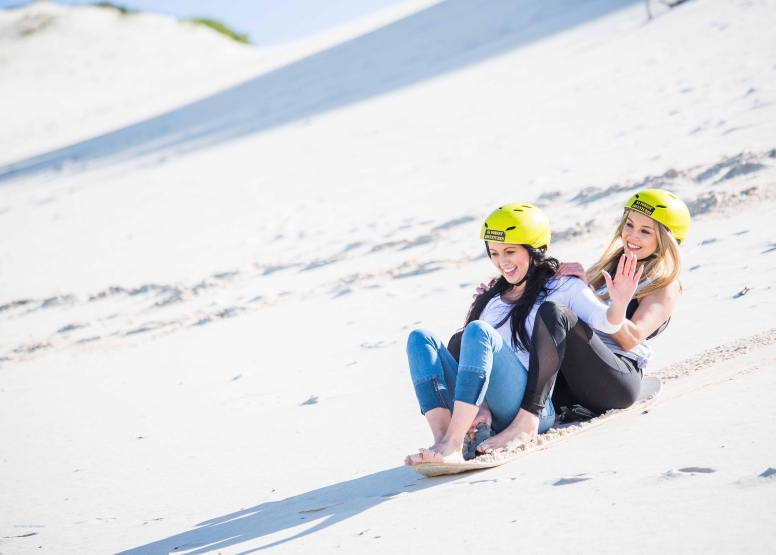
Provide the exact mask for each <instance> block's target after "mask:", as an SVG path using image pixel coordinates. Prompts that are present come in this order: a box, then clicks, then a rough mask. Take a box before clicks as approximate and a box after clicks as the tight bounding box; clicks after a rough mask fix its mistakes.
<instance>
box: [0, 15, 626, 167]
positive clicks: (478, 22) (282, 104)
mask: <svg viewBox="0 0 776 555" xmlns="http://www.w3.org/2000/svg"><path fill="white" fill-rule="evenodd" d="M637 1H638V0H542V1H541V2H537V1H536V0H478V1H477V2H472V1H471V0H446V1H444V2H442V3H440V4H437V5H434V6H432V7H430V8H427V9H425V10H423V11H421V12H418V13H416V14H414V15H411V16H409V17H406V18H404V19H401V20H399V21H397V22H395V23H393V24H390V25H387V26H385V27H382V28H380V29H377V30H375V31H373V32H370V33H367V34H366V35H362V36H360V37H358V38H355V39H353V40H350V41H348V42H345V43H343V44H340V45H338V46H335V47H333V48H329V49H328V50H325V51H322V52H319V53H317V54H315V55H312V56H309V57H307V58H304V59H302V60H299V61H297V62H294V63H291V64H289V65H286V66H283V67H281V68H279V69H276V70H274V71H271V72H269V73H266V74H263V75H260V76H258V77H256V78H254V79H251V80H249V81H246V82H245V83H242V84H240V85H238V86H235V87H233V88H231V89H228V90H226V91H223V92H221V93H218V94H215V95H213V96H210V97H208V98H205V99H203V100H200V101H198V102H194V103H192V104H189V105H187V106H183V107H182V108H179V109H176V110H173V111H171V112H168V113H166V114H163V115H160V116H157V117H154V118H151V119H148V120H146V121H142V122H140V123H137V124H134V125H130V126H128V127H125V128H123V129H119V130H117V131H113V132H111V133H106V134H104V135H101V136H98V137H95V138H93V139H89V140H87V141H83V142H80V143H77V144H74V145H71V146H68V147H65V148H62V149H59V150H55V151H52V152H48V153H46V154H42V155H39V156H34V157H31V158H28V159H26V160H21V161H18V162H15V163H12V164H10V165H7V166H4V167H0V181H3V180H9V179H12V178H18V177H23V176H27V175H32V174H36V173H39V172H51V171H54V172H56V171H61V170H62V169H67V170H68V171H80V170H83V169H85V168H86V166H87V165H88V166H89V167H90V168H93V167H95V166H97V167H99V166H101V165H104V164H110V163H116V162H122V161H127V160H135V159H138V158H144V159H146V160H148V161H149V162H150V163H154V162H158V161H163V160H165V159H167V158H168V157H170V156H175V155H178V154H182V153H187V152H191V151H195V150H197V149H201V148H206V147H209V146H213V145H216V144H219V143H223V142H226V141H230V140H234V139H238V138H240V137H243V136H246V135H250V134H253V133H259V132H262V131H265V130H267V129H271V128H273V127H277V126H280V125H283V124H286V123H289V122H292V121H296V120H302V119H305V118H309V117H311V116H314V115H317V114H321V113H323V112H328V111H330V110H334V109H337V108H340V107H343V106H346V105H348V104H352V103H355V102H359V101H362V100H366V99H369V98H373V97H375V96H377V95H380V94H384V93H387V92H390V91H394V90H396V89H399V88H402V87H406V86H408V85H412V84H414V83H417V82H419V81H422V80H424V79H429V78H431V77H434V76H437V75H440V74H443V73H446V72H450V71H453V70H456V69H459V68H461V67H465V66H467V65H470V64H474V63H476V62H479V61H482V60H484V59H487V58H490V57H493V56H497V55H499V54H502V53H504V52H507V51H510V50H513V49H515V48H519V47H521V46H525V45H527V44H530V43H532V42H535V41H537V40H540V39H543V38H546V37H548V36H551V35H554V34H556V33H560V32H562V31H565V30H567V29H569V28H572V27H574V26H577V25H580V24H583V23H586V22H588V21H591V20H593V19H596V18H599V17H601V16H604V15H606V14H608V13H611V12H613V11H616V10H618V9H621V8H624V7H626V6H628V5H630V4H633V3H635V2H637Z"/></svg>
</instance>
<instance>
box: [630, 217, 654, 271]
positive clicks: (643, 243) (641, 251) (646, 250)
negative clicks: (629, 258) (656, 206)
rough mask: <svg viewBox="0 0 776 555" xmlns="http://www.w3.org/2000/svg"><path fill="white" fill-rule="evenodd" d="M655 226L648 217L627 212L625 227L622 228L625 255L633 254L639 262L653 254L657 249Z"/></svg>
mask: <svg viewBox="0 0 776 555" xmlns="http://www.w3.org/2000/svg"><path fill="white" fill-rule="evenodd" d="M657 226H658V223H657V222H656V221H655V220H653V219H652V218H650V217H649V216H645V215H644V214H640V213H639V212H636V211H634V210H628V214H627V218H626V220H625V227H623V228H622V246H623V248H624V249H625V254H626V255H629V254H635V255H636V258H637V259H639V260H644V259H645V258H647V257H648V256H650V255H651V254H653V253H654V252H655V251H656V250H657V247H658V242H657Z"/></svg>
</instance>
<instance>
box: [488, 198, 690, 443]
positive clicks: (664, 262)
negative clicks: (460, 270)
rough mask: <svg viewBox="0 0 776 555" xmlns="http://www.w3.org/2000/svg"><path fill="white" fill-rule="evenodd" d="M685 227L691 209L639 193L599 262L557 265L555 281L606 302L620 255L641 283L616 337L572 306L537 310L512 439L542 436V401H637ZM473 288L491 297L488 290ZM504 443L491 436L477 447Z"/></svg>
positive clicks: (617, 404)
mask: <svg viewBox="0 0 776 555" xmlns="http://www.w3.org/2000/svg"><path fill="white" fill-rule="evenodd" d="M689 228H690V211H689V210H688V209H687V206H686V205H685V204H684V203H683V202H682V201H681V200H680V199H679V198H677V197H676V195H674V194H673V193H671V192H669V191H665V190H663V189H647V190H644V191H640V192H638V193H636V194H635V195H633V196H632V197H631V198H630V200H628V202H626V203H625V206H624V210H623V215H622V218H621V220H620V223H619V225H618V226H617V228H616V230H615V232H614V235H613V237H612V240H611V242H610V243H609V246H608V247H607V248H606V249H605V250H604V253H603V255H602V256H601V258H600V259H599V260H598V262H596V263H595V264H594V265H593V266H592V267H590V268H589V269H588V270H587V271H585V269H584V268H583V267H582V265H581V264H579V263H576V262H571V263H563V264H561V265H560V266H559V268H558V271H557V272H556V274H555V277H557V278H559V279H568V278H569V277H571V276H573V277H575V278H578V279H579V281H580V282H581V283H584V284H585V285H586V286H587V285H589V287H590V289H592V290H593V291H595V293H596V295H597V297H598V298H599V299H601V300H602V301H603V302H604V303H609V304H612V305H614V304H615V295H614V294H613V292H612V288H611V284H610V282H609V278H608V275H609V272H613V271H614V270H615V269H616V268H618V267H619V266H621V265H622V263H623V262H622V261H623V258H625V257H627V258H628V259H630V260H634V261H635V263H637V264H638V265H639V274H638V275H639V276H640V278H637V279H636V281H637V282H638V283H637V285H636V289H635V291H634V294H633V297H632V298H631V299H628V305H627V309H626V312H625V316H626V319H625V321H624V322H623V324H622V326H621V327H620V329H619V330H618V331H616V332H611V331H607V330H601V329H591V326H589V325H588V324H590V322H587V324H586V323H585V318H584V317H583V315H582V314H579V313H577V311H576V310H575V309H574V307H573V306H570V305H566V306H564V305H563V304H561V303H556V302H546V303H544V304H542V305H541V306H540V307H539V309H538V311H537V315H538V317H537V318H536V320H535V323H534V327H533V332H532V334H531V344H532V350H531V356H530V364H529V367H528V368H529V371H528V378H527V385H526V389H525V393H524V395H523V401H522V404H521V407H520V411H519V412H518V414H517V416H516V417H515V419H514V421H513V422H512V431H513V432H514V434H513V435H514V438H513V439H512V441H513V442H520V443H524V442H528V441H531V440H532V439H534V438H535V437H536V435H537V434H538V433H541V431H542V426H541V421H542V418H543V415H544V413H545V412H546V408H545V407H546V406H547V405H548V404H552V403H554V404H555V406H566V407H571V406H573V405H581V406H583V407H585V408H587V409H588V410H589V411H591V412H592V413H593V414H596V413H603V412H606V411H607V410H610V409H620V408H627V407H629V406H631V405H632V404H633V403H634V402H635V400H636V399H637V397H638V394H639V391H640V388H641V380H642V377H643V372H644V369H645V368H646V366H647V363H648V362H649V361H650V360H651V359H652V349H651V347H650V344H649V342H650V340H651V339H653V338H654V337H655V336H657V335H658V334H660V333H661V332H663V330H665V328H666V326H667V325H668V322H669V320H670V319H671V315H672V314H673V312H674V309H675V308H676V304H677V302H678V300H679V295H680V293H681V291H682V285H681V282H680V281H679V274H680V273H681V271H682V256H681V253H680V252H679V244H680V243H681V242H682V241H684V240H685V238H686V237H687V232H688V230H689ZM615 281H616V280H615ZM493 287H494V288H495V287H497V282H496V284H494V286H493ZM478 291H479V292H482V293H483V297H487V296H489V292H488V291H487V287H483V288H481V289H478ZM477 302H481V301H479V299H478V301H476V302H475V304H477ZM616 302H620V301H616ZM592 327H593V328H594V327H595V326H592ZM550 395H551V396H552V397H551V400H550ZM513 444H514V443H513ZM505 446H506V445H505V444H504V443H503V442H501V441H499V440H498V439H496V438H493V439H490V440H486V441H485V442H483V443H482V444H481V445H480V446H479V450H480V451H488V450H490V449H498V448H503V447H505Z"/></svg>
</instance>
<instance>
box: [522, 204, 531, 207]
mask: <svg viewBox="0 0 776 555" xmlns="http://www.w3.org/2000/svg"><path fill="white" fill-rule="evenodd" d="M523 208H531V205H530V204H524V205H523Z"/></svg>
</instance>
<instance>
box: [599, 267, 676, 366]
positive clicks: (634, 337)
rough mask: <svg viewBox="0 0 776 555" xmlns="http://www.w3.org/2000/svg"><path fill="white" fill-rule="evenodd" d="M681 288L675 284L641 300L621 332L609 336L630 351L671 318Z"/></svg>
mask: <svg viewBox="0 0 776 555" xmlns="http://www.w3.org/2000/svg"><path fill="white" fill-rule="evenodd" d="M679 292H680V287H679V283H678V282H674V283H672V284H671V285H669V286H668V287H666V288H665V289H663V290H661V291H658V292H657V293H653V294H652V295H648V296H646V297H644V298H642V299H639V307H638V308H637V309H636V312H635V313H634V314H633V316H632V317H631V319H630V320H625V322H624V323H623V325H622V327H621V328H620V329H619V331H617V332H615V333H611V334H609V335H610V336H611V338H612V339H614V341H615V342H616V343H617V344H618V345H619V346H620V348H622V349H624V350H626V351H629V350H631V349H632V348H633V347H635V346H636V345H638V344H639V343H641V342H642V341H644V340H645V339H646V338H647V337H649V335H650V334H651V333H652V332H654V331H655V330H656V329H658V328H659V327H660V326H661V325H663V323H664V322H665V321H666V320H668V319H669V318H670V317H671V314H673V313H674V309H675V308H676V303H677V302H678V301H679Z"/></svg>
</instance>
